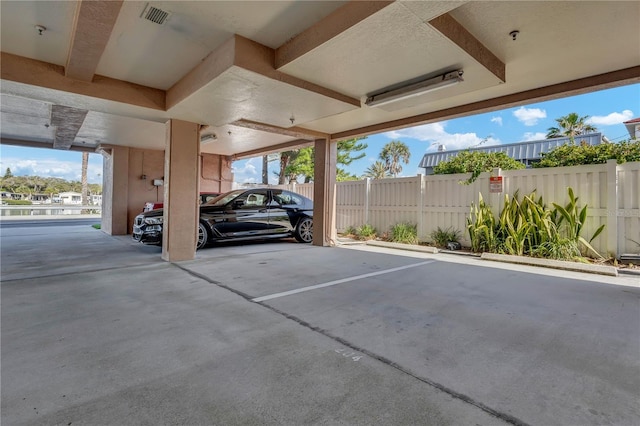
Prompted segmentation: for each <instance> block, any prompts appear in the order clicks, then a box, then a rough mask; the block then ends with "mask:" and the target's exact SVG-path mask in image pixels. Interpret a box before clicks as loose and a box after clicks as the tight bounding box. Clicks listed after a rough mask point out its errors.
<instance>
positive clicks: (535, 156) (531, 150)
mask: <svg viewBox="0 0 640 426" xmlns="http://www.w3.org/2000/svg"><path fill="white" fill-rule="evenodd" d="M638 124H640V122H638ZM574 140H575V142H576V143H586V144H588V145H600V144H601V143H602V142H603V138H602V133H600V132H596V133H588V134H584V135H580V136H576V137H575V138H574ZM567 143H571V138H569V137H562V138H553V139H543V140H538V141H529V142H519V143H513V144H508V145H494V146H483V147H478V148H467V149H458V150H455V151H446V150H445V147H443V146H442V145H441V146H439V147H438V152H430V153H427V154H425V155H424V157H422V161H420V164H419V165H418V167H422V168H423V169H424V170H425V175H432V174H433V168H434V167H435V166H436V165H438V164H439V163H441V162H443V161H448V160H450V159H452V158H453V157H455V156H456V155H458V153H459V152H462V151H467V150H468V151H471V152H476V151H477V152H489V153H491V152H505V153H506V154H507V155H508V156H509V157H511V158H513V159H515V160H518V161H520V162H521V163H523V164H524V165H526V166H527V167H531V164H532V163H536V162H538V161H540V159H541V158H542V153H543V152H549V151H551V150H552V149H553V148H556V147H558V146H561V145H565V144H567Z"/></svg>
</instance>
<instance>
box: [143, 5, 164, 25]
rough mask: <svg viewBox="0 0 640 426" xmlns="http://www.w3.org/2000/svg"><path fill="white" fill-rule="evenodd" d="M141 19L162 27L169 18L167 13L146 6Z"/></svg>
mask: <svg viewBox="0 0 640 426" xmlns="http://www.w3.org/2000/svg"><path fill="white" fill-rule="evenodd" d="M142 18H144V19H146V20H147V21H151V22H154V23H156V24H159V25H163V24H164V23H165V22H166V21H167V18H169V12H165V11H164V10H162V9H158V8H157V7H154V6H151V5H150V4H147V7H145V8H144V11H143V12H142Z"/></svg>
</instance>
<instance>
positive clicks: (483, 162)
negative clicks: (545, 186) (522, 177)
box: [433, 149, 525, 185]
mask: <svg viewBox="0 0 640 426" xmlns="http://www.w3.org/2000/svg"><path fill="white" fill-rule="evenodd" d="M495 167H500V168H501V169H504V170H517V169H524V168H525V165H524V164H522V163H521V162H519V161H517V160H514V159H513V158H511V157H509V156H508V155H507V154H506V153H504V152H490V153H489V152H480V151H474V152H471V151H469V150H468V149H467V150H464V151H461V152H459V153H458V154H457V155H456V156H455V157H453V158H452V159H451V160H449V161H443V162H441V163H439V164H438V165H437V166H435V167H434V168H433V174H436V175H448V174H455V173H471V177H470V178H469V179H467V180H466V181H462V182H461V183H463V184H466V185H468V184H470V183H472V182H473V181H475V180H476V179H477V178H478V176H480V173H482V172H490V171H491V170H492V169H494V168H495Z"/></svg>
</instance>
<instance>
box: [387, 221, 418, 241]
mask: <svg viewBox="0 0 640 426" xmlns="http://www.w3.org/2000/svg"><path fill="white" fill-rule="evenodd" d="M389 240H391V241H392V242H394V243H404V244H417V243H418V226H417V225H414V224H412V223H406V222H401V223H396V224H395V225H393V226H392V227H391V234H390V235H389Z"/></svg>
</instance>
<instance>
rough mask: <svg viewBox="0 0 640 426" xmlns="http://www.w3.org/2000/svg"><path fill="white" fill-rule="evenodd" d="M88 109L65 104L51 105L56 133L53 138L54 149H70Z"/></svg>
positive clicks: (52, 120)
mask: <svg viewBox="0 0 640 426" xmlns="http://www.w3.org/2000/svg"><path fill="white" fill-rule="evenodd" d="M88 112H89V111H87V110H86V109H77V108H72V107H68V106H64V105H51V120H50V121H51V125H52V126H53V127H55V129H56V134H55V137H54V139H53V148H54V149H69V148H71V145H72V144H73V141H74V140H75V139H76V135H77V134H78V132H79V131H80V128H81V127H82V123H84V119H85V117H86V116H87V113H88Z"/></svg>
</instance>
